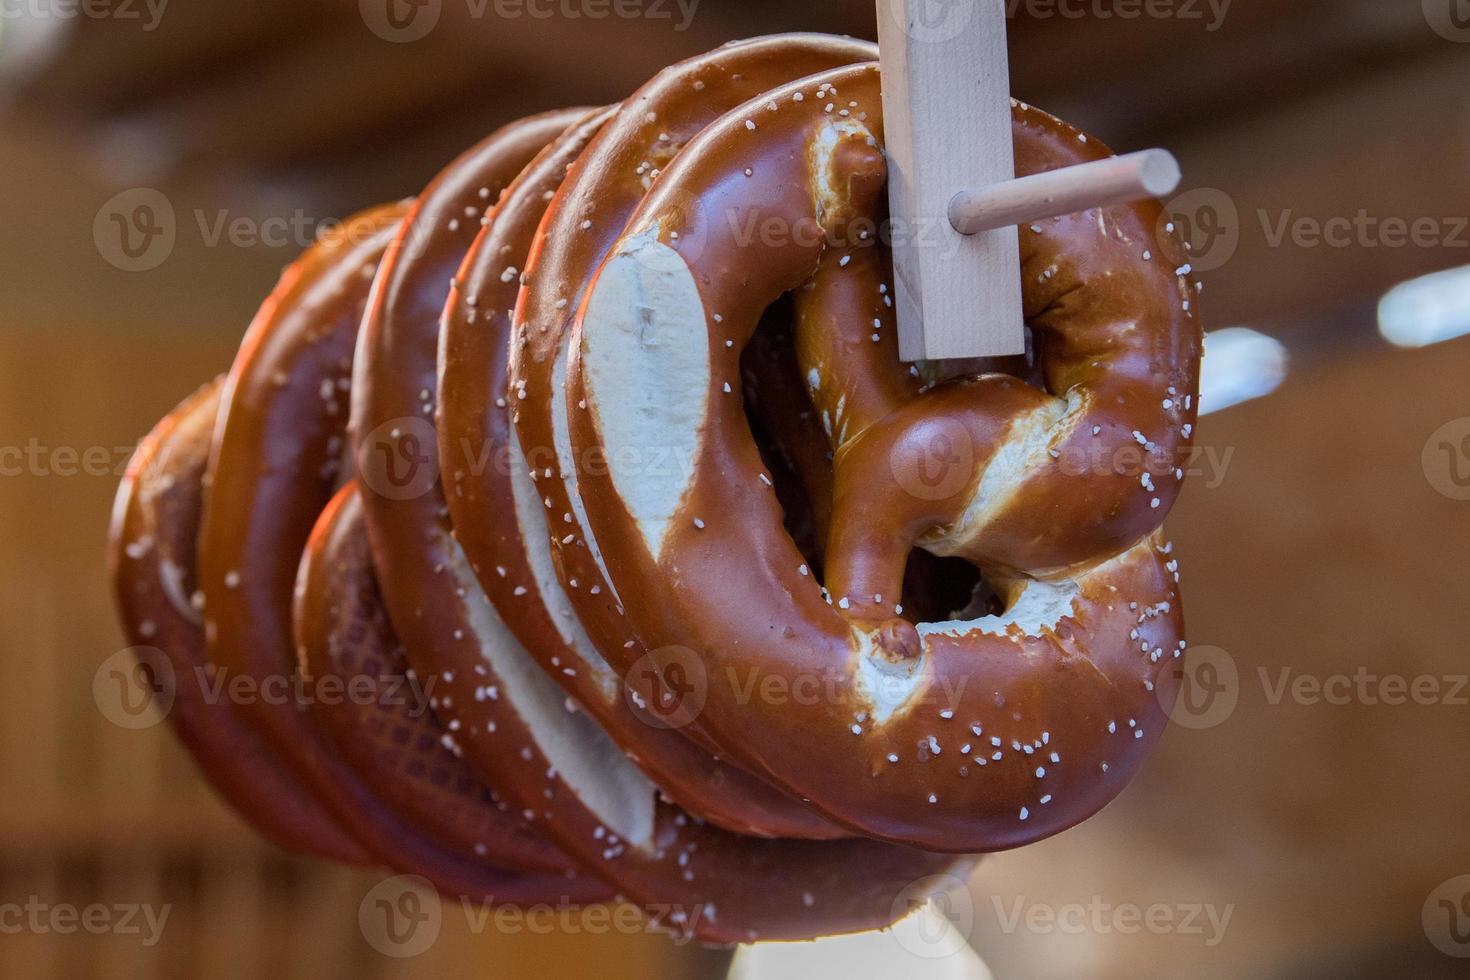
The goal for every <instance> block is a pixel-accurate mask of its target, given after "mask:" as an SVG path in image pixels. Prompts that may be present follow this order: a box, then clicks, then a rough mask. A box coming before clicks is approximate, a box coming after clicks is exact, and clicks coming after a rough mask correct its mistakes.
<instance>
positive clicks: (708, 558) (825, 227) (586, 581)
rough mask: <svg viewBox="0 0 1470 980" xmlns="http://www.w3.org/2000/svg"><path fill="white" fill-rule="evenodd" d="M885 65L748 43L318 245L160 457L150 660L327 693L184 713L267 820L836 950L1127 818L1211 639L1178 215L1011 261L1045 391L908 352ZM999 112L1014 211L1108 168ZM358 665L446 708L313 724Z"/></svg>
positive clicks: (522, 138)
mask: <svg viewBox="0 0 1470 980" xmlns="http://www.w3.org/2000/svg"><path fill="white" fill-rule="evenodd" d="M875 57H876V49H875V48H874V47H873V46H872V45H870V44H866V43H864V42H859V41H853V40H850V39H839V38H830V37H824V36H820V35H786V36H779V37H771V38H761V39H756V40H754V41H748V42H741V43H738V44H734V45H729V46H726V47H724V48H721V49H719V50H717V51H714V52H711V53H709V54H707V55H703V56H700V57H697V58H694V59H690V60H689V61H686V62H683V63H681V64H678V65H675V66H673V67H671V68H669V69H666V70H665V71H664V72H661V73H660V74H659V75H658V76H656V77H655V78H654V79H653V80H651V81H650V82H649V83H648V84H647V85H645V86H644V87H643V88H642V89H640V90H639V91H638V92H636V93H634V94H633V95H632V96H631V97H629V98H628V99H627V100H625V101H624V102H623V103H621V104H620V105H618V106H613V107H610V108H607V109H597V110H591V109H569V110H561V111H558V112H552V113H545V114H542V115H540V116H533V117H529V118H527V119H524V120H521V121H519V122H517V123H513V124H511V125H509V126H507V127H505V128H503V129H501V130H499V131H497V132H496V133H493V134H491V136H489V137H488V138H487V139H486V140H484V141H483V142H482V143H481V144H479V145H478V146H477V147H475V148H474V149H472V150H471V151H469V152H468V153H466V154H464V155H463V156H461V157H460V158H459V159H458V160H456V161H454V162H453V163H451V164H450V166H449V167H447V168H446V169H445V171H444V172H443V173H441V174H440V176H439V177H438V178H436V179H435V181H434V182H433V183H431V184H430V185H429V187H428V188H426V189H425V191H424V192H423V194H422V195H421V196H420V197H419V198H418V200H417V202H416V203H411V204H410V203H404V204H399V205H392V206H386V207H384V208H380V209H377V210H375V211H372V212H366V213H365V214H364V215H361V216H359V217H357V218H355V219H353V220H351V221H349V222H348V223H347V224H346V225H345V226H344V228H343V230H342V233H341V234H339V235H338V236H337V237H336V238H334V239H332V240H330V241H325V242H323V243H320V244H318V245H317V246H315V247H314V248H313V249H311V250H309V251H308V253H307V254H306V255H305V256H304V257H303V258H302V259H301V260H300V261H299V262H298V263H297V264H295V265H294V266H293V267H291V268H290V269H288V271H287V273H286V275H285V276H284V277H283V279H282V282H281V284H280V285H279V286H278V287H277V289H276V291H275V292H274V293H273V294H272V296H271V298H270V299H268V300H267V302H266V304H265V306H264V307H263V308H262V311H261V313H260V315H259V316H258V317H257V319H256V321H255V323H254V324H252V327H251V330H250V332H249V334H248V335H247V337H246V340H245V342H244V344H243V345H242V349H241V352H240V355H239V357H238V358H237V360H236V362H235V364H234V366H233V367H232V369H231V372H230V374H229V375H228V377H227V378H226V380H225V381H224V383H223V384H222V385H220V386H219V387H218V389H206V390H205V391H203V392H201V393H200V394H198V395H196V396H195V397H194V398H192V399H191V400H189V401H188V402H186V403H185V404H184V405H183V406H181V407H180V409H178V410H176V412H175V413H174V414H173V415H171V416H170V417H169V418H168V419H166V420H165V421H164V422H163V423H161V424H160V427H159V428H158V429H157V430H156V431H155V434H154V435H153V436H151V437H150V439H149V440H147V441H145V443H144V444H143V445H142V446H141V447H140V450H139V453H138V456H137V458H136V459H135V461H134V464H133V467H132V468H131V469H130V471H129V474H130V475H129V478H128V479H127V480H125V482H124V487H123V491H122V493H121V495H120V498H119V504H118V510H117V516H116V519H115V525H114V527H115V530H114V545H113V549H114V550H113V562H114V576H115V579H116V582H117V587H118V591H119V600H120V604H121V607H122V609H123V613H124V620H125V624H126V626H127V627H128V631H129V634H130V636H131V637H132V638H133V640H134V642H135V643H138V644H143V643H145V642H149V641H150V640H151V642H154V643H157V644H158V645H159V646H161V647H162V648H163V651H164V656H165V657H166V658H167V661H168V663H169V664H170V665H171V666H172V667H173V670H174V672H175V673H176V674H179V675H180V676H182V675H183V674H184V673H186V672H187V671H189V670H191V669H192V668H193V667H195V666H201V667H204V666H207V667H208V668H209V669H210V670H213V671H214V672H215V673H217V674H223V675H226V676H244V677H245V678H247V679H250V680H253V681H255V682H256V683H257V684H260V683H264V682H267V681H269V680H271V679H277V678H285V679H287V680H289V681H291V682H292V683H294V684H296V685H298V686H300V687H301V688H302V689H303V690H304V691H306V692H307V693H308V694H310V695H312V696H311V697H308V698H305V699H291V700H288V701H286V702H284V703H270V702H267V701H258V702H256V703H250V704H230V705H227V706H218V705H206V704H205V703H203V701H202V700H201V699H200V698H198V697H196V696H195V694H194V693H193V692H190V691H182V692H181V695H180V697H179V698H178V699H177V700H176V704H178V705H180V706H181V707H180V708H177V709H176V712H175V717H174V722H175V726H176V727H177V728H178V730H179V731H180V733H181V735H182V736H183V737H184V738H185V740H186V741H187V742H189V744H190V746H191V749H192V750H193V751H194V752H195V756H196V758H198V759H199V761H200V763H201V765H202V766H203V767H204V768H205V769H206V771H207V773H208V774H209V775H210V777H211V779H212V780H214V781H215V782H216V784H217V785H218V786H219V787H220V789H221V792H222V793H223V794H224V795H226V796H227V797H228V798H229V799H230V800H231V801H232V802H234V803H235V804H236V805H237V806H238V807H239V808H241V809H242V810H243V811H244V812H245V813H246V814H247V815H248V816H249V817H250V818H251V819H252V820H253V821H254V822H255V823H256V824H257V826H259V827H260V828H261V830H262V832H264V833H266V834H267V835H268V836H270V837H272V839H274V840H277V841H278V842H280V843H283V844H284V845H286V846H289V847H295V848H297V849H301V850H306V851H309V852H312V853H318V854H322V855H325V856H331V857H336V858H339V859H343V860H355V861H371V862H377V863H382V864H386V865H388V866H390V867H392V868H394V869H396V870H400V871H405V872H412V873H417V874H423V875H425V876H426V877H428V878H429V879H430V880H431V881H433V882H434V884H435V885H436V886H437V887H439V888H440V889H441V890H443V891H445V892H446V893H448V894H452V895H469V896H475V897H480V898H488V899H490V900H493V901H501V902H530V901H546V900H551V899H552V898H553V897H554V898H556V899H557V900H559V901H561V902H573V903H576V902H584V901H600V900H603V899H605V898H606V897H607V896H608V895H609V894H611V893H613V892H616V893H617V894H619V895H621V896H625V897H627V898H629V899H632V900H635V901H636V902H638V903H640V904H641V905H642V906H643V907H644V908H645V909H646V910H649V911H650V912H653V910H655V909H662V910H663V913H662V914H657V915H655V916H654V917H655V919H656V920H657V921H656V923H655V925H656V926H657V927H659V928H664V929H668V930H671V931H673V932H675V933H677V934H679V935H682V936H685V937H697V938H700V939H703V940H706V941H711V942H745V941H753V940H758V939H760V940H772V939H801V938H810V937H813V936H818V935H826V934H831V933H838V932H847V931H855V930H860V929H869V928H876V927H881V926H884V925H887V924H889V923H891V922H892V921H894V920H895V919H896V918H897V917H899V916H901V915H903V914H905V913H906V912H907V911H909V909H910V908H911V903H912V902H913V901H916V900H921V899H922V898H924V897H926V896H927V894H928V892H930V891H932V890H933V889H934V888H935V887H936V886H938V885H942V884H943V883H944V882H951V883H955V882H957V881H958V880H960V879H961V878H962V877H963V876H964V875H965V874H966V873H967V872H968V869H969V867H970V866H971V864H972V862H973V860H974V858H973V855H975V854H978V853H983V852H987V851H994V850H1000V849H1004V848H1009V847H1014V846H1019V845H1022V844H1025V843H1029V842H1031V841H1035V840H1039V839H1041V838H1043V837H1046V836H1048V835H1050V834H1054V833H1057V832H1059V831H1060V830H1063V829H1065V828H1066V827H1069V826H1071V825H1073V824H1075V823H1077V822H1079V821H1080V820H1082V819H1085V818H1086V817H1087V816H1089V815H1090V814H1092V813H1093V812H1095V811H1096V810H1098V809H1100V808H1101V807H1102V806H1104V805H1105V804H1106V803H1107V802H1108V801H1109V800H1111V799H1112V798H1113V797H1114V796H1116V794H1117V793H1118V792H1120V791H1121V789H1122V788H1123V786H1124V785H1126V783H1127V781H1128V780H1129V779H1130V778H1131V776H1132V775H1133V774H1134V773H1135V772H1136V770H1137V768H1138V767H1139V766H1140V765H1141V764H1142V761H1143V759H1144V758H1145V757H1146V755H1147V753H1148V751H1149V749H1150V748H1151V747H1152V745H1153V744H1154V742H1155V741H1156V740H1157V738H1158V737H1159V735H1160V733H1161V731H1162V728H1163V723H1164V721H1165V718H1166V711H1167V707H1168V705H1169V704H1170V703H1171V700H1172V697H1173V688H1174V684H1175V683H1176V681H1175V679H1174V672H1173V670H1172V669H1171V664H1170V661H1172V660H1173V659H1175V658H1177V657H1178V656H1180V655H1181V653H1182V651H1183V649H1184V641H1183V639H1182V608H1181V603H1180V598H1179V593H1178V588H1177V582H1178V571H1177V563H1176V562H1175V561H1174V560H1173V558H1172V556H1171V553H1170V552H1171V549H1170V547H1169V545H1167V544H1166V543H1165V542H1164V538H1163V536H1162V532H1161V530H1160V528H1161V524H1162V521H1163V519H1164V517H1165V515H1166V514H1167V513H1168V512H1169V510H1170V508H1171V506H1172V504H1173V502H1174V499H1175V498H1176V496H1177V494H1178V491H1179V487H1180V484H1181V481H1182V477H1183V472H1182V469H1180V464H1179V463H1178V460H1179V459H1180V458H1181V457H1182V455H1183V454H1184V453H1186V452H1187V451H1188V448H1189V445H1190V440H1191V436H1192V431H1193V426H1194V422H1195V408H1194V399H1195V397H1196V395H1197V389H1198V376H1197V372H1198V362H1199V353H1200V330H1199V325H1198V322H1197V320H1196V318H1195V312H1194V310H1193V306H1192V304H1193V301H1194V293H1193V292H1192V291H1191V288H1190V286H1189V285H1188V283H1187V282H1186V281H1185V279H1184V274H1185V273H1187V272H1188V268H1187V263H1186V262H1185V260H1184V255H1183V251H1182V247H1181V246H1180V245H1179V243H1178V242H1177V241H1176V240H1175V239H1173V238H1172V237H1164V236H1160V235H1159V234H1157V232H1156V226H1157V225H1158V224H1159V223H1160V222H1159V218H1160V209H1159V208H1158V206H1157V205H1156V204H1153V203H1150V204H1140V205H1132V206H1116V207H1107V208H1101V209H1093V210H1091V211H1087V212H1083V213H1081V214H1077V215H1071V216H1067V217H1063V218H1058V219H1053V220H1050V221H1046V222H1040V223H1037V224H1035V225H1032V226H1030V227H1028V228H1025V229H1022V235H1021V243H1022V275H1023V292H1024V300H1025V312H1026V317H1027V324H1028V328H1029V333H1030V337H1029V341H1030V343H1029V345H1028V346H1029V347H1030V350H1031V354H1030V356H1029V357H1026V358H1013V359H1001V360H993V361H976V362H965V363H958V362H955V363H947V364H942V365H939V364H922V363H921V364H914V365H909V364H905V363H902V362H901V361H900V360H899V357H898V352H897V344H896V339H895V336H894V334H895V330H894V324H893V310H892V303H891V295H892V289H891V286H890V283H889V282H888V276H889V275H890V266H891V263H890V259H889V255H888V249H887V242H888V236H889V235H891V234H909V233H914V232H915V230H912V229H893V228H889V227H887V226H886V225H885V223H884V218H885V215H886V209H885V206H884V202H885V196H884V193H883V191H884V188H885V183H886V180H887V173H886V168H885V163H884V158H883V124H882V113H881V102H880V99H879V90H878V73H877V67H876V65H875V64H872V61H873V59H874V58H875ZM1013 115H1014V120H1015V143H1016V162H1017V171H1018V173H1019V174H1022V175H1024V174H1028V173H1036V172H1041V171H1045V170H1050V169H1054V168H1057V167H1062V166H1067V165H1071V164H1075V163H1081V162H1086V161H1089V160H1094V159H1099V158H1102V157H1104V156H1106V155H1108V150H1107V148H1106V147H1105V146H1103V145H1102V144H1100V143H1098V142H1096V141H1095V140H1093V139H1092V138H1090V137H1088V136H1086V135H1084V134H1082V133H1080V132H1078V131H1077V130H1075V129H1072V128H1071V127H1069V126H1067V125H1065V124H1064V123H1061V122H1060V121H1058V120H1056V119H1055V118H1053V117H1051V116H1048V115H1046V114H1044V113H1041V112H1039V111H1037V110H1035V109H1032V108H1031V107H1029V106H1025V105H1022V104H1016V105H1015V106H1014V110H1013ZM919 231H920V232H921V231H922V230H919ZM441 314H442V316H441ZM359 322H361V325H362V327H361V330H359V329H358V325H359ZM349 405H350V416H351V423H350V426H349V425H348V414H349ZM216 418H217V422H216ZM654 454H659V455H658V457H657V458H655V455H654ZM206 457H207V462H206ZM154 471H157V472H159V473H161V474H163V477H164V478H166V481H168V482H166V483H159V486H160V487H162V488H163V489H160V490H158V491H156V492H155V491H152V490H150V489H149V488H148V487H149V483H148V481H147V480H146V479H145V476H146V475H147V474H149V473H152V472H154ZM196 538H197V546H196ZM196 564H197V569H198V574H197V579H198V594H199V596H200V597H201V599H202V617H201V616H200V615H199V610H198V609H197V608H196V606H197V605H198V603H191V602H188V601H184V600H183V598H182V597H184V596H186V595H187V594H188V591H189V590H190V589H192V588H193V580H194V578H195V577H196V576H195V567H196ZM364 677H366V678H376V679H377V680H378V681H379V683H380V684H381V683H383V682H392V683H402V682H412V684H413V685H414V688H413V690H415V691H417V692H422V693H423V695H424V696H425V697H427V699H428V701H427V703H428V706H429V708H430V710H429V711H424V710H421V709H422V707H423V706H422V704H419V705H417V707H418V709H420V710H411V706H405V705H403V704H398V703H391V702H388V701H385V700H384V699H383V698H381V697H379V698H374V699H372V703H370V704H363V703H359V702H357V701H355V700H353V699H346V700H344V699H341V698H338V699H328V698H326V697H323V696H321V695H322V694H323V692H324V691H326V690H327V689H328V688H331V689H333V690H344V689H346V688H347V687H348V686H349V685H350V684H351V683H353V682H354V681H355V680H358V679H361V678H364ZM236 744H238V746H239V748H238V750H234V746H235V745H236ZM232 750H233V752H232ZM267 773H268V775H267Z"/></svg>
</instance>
